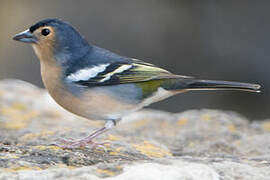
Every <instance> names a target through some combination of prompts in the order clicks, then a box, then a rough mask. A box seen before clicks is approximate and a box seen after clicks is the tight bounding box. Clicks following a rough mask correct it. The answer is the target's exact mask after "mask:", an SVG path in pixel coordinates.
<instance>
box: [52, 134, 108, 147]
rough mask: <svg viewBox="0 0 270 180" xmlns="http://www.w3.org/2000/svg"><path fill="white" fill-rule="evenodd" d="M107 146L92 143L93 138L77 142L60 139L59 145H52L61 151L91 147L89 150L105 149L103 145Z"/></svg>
mask: <svg viewBox="0 0 270 180" xmlns="http://www.w3.org/2000/svg"><path fill="white" fill-rule="evenodd" d="M105 144H107V143H106V142H103V143H97V142H94V141H93V138H88V137H86V138H83V139H79V140H75V139H60V142H59V143H54V144H53V145H55V146H58V147H60V148H63V149H76V148H83V147H86V146H87V147H88V146H89V147H91V148H93V149H94V148H97V147H101V148H105V147H104V145H105Z"/></svg>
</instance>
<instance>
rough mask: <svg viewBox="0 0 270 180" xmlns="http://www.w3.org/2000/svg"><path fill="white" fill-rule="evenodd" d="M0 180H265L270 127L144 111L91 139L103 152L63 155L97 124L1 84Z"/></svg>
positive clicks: (12, 83)
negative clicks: (64, 143) (65, 145)
mask: <svg viewBox="0 0 270 180" xmlns="http://www.w3.org/2000/svg"><path fill="white" fill-rule="evenodd" d="M0 102H1V103H0V132H1V133H0V180H7V179H8V180H10V179H11V180H12V179H27V180H31V179H33V180H34V179H41V180H42V179H63V180H64V179H67V178H68V179H74V180H75V179H103V178H106V179H108V180H110V179H119V180H122V179H131V180H132V179H166V180H169V179H172V180H174V179H192V180H193V179H194V180H197V179H199V180H204V179H207V180H209V179H210V180H216V179H258V180H263V179H270V166H269V165H270V133H269V132H270V120H265V121H252V122H250V121H249V120H247V119H246V118H244V117H243V116H241V115H239V114H237V113H234V112H230V111H220V110H207V109H202V110H189V111H186V112H182V113H177V114H173V113H168V112H162V111H154V110H143V111H140V112H137V113H133V114H131V115H129V116H128V117H125V118H124V119H123V120H122V121H121V122H120V123H119V124H118V125H117V127H116V128H114V129H113V130H111V131H110V132H108V133H105V134H104V135H102V136H100V137H99V138H97V139H96V141H99V142H108V144H106V145H105V147H104V148H96V149H91V148H80V149H73V150H67V149H62V148H59V147H56V146H53V145H50V144H52V143H53V142H55V141H56V140H58V139H59V138H80V137H83V136H86V135H87V134H88V133H90V132H91V131H93V130H95V129H97V128H100V127H102V125H103V122H102V121H90V120H86V119H83V118H80V117H77V116H75V115H73V114H71V113H69V112H67V111H65V110H64V109H62V108H61V107H60V106H58V105H57V104H56V103H55V102H54V101H53V100H52V99H51V98H50V96H49V95H48V94H47V92H46V91H45V90H43V89H40V88H37V87H35V86H33V85H31V84H29V83H26V82H23V81H18V80H2V81H0Z"/></svg>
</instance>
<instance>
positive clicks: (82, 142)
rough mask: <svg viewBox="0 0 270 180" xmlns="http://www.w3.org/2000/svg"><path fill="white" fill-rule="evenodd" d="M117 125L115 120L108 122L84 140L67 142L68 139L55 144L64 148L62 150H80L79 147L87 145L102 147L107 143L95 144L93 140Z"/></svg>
mask: <svg viewBox="0 0 270 180" xmlns="http://www.w3.org/2000/svg"><path fill="white" fill-rule="evenodd" d="M115 125H116V121H115V120H108V121H107V122H106V123H105V126H104V127H103V128H101V129H98V130H97V131H95V132H94V133H92V134H90V135H88V136H86V137H85V138H83V139H80V140H73V139H72V140H66V139H62V140H61V144H54V145H56V146H59V147H62V148H67V149H73V148H79V147H85V146H87V145H91V146H92V147H96V146H102V145H104V144H105V143H95V142H93V139H94V138H95V137H97V136H99V135H100V134H102V133H104V132H106V131H108V130H109V129H111V128H112V127H114V126H115Z"/></svg>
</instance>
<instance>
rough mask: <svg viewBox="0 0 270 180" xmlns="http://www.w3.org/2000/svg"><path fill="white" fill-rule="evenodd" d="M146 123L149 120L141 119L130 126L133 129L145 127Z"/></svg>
mask: <svg viewBox="0 0 270 180" xmlns="http://www.w3.org/2000/svg"><path fill="white" fill-rule="evenodd" d="M148 122H149V120H147V119H142V120H139V121H135V122H133V123H132V125H131V126H132V127H135V128H140V127H143V126H145V125H146V124H147V123H148Z"/></svg>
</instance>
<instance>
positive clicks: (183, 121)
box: [176, 118, 188, 126]
mask: <svg viewBox="0 0 270 180" xmlns="http://www.w3.org/2000/svg"><path fill="white" fill-rule="evenodd" d="M187 122H188V119H187V118H181V119H179V120H178V121H177V122H176V124H177V125H178V126H184V125H186V124H187Z"/></svg>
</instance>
